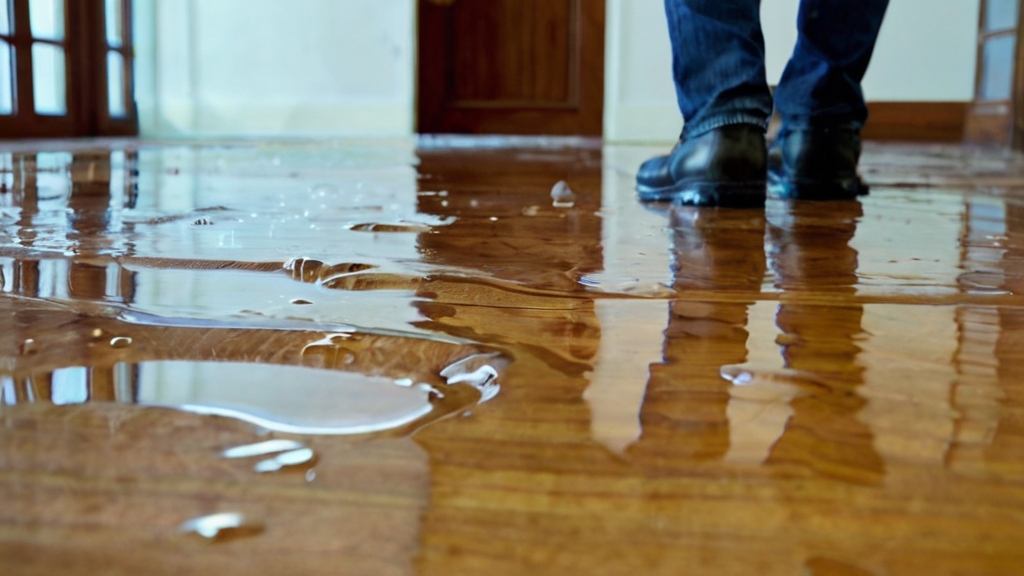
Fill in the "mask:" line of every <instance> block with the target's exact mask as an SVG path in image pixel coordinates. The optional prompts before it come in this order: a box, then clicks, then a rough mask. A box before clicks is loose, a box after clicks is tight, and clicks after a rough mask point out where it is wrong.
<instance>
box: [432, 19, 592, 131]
mask: <svg viewBox="0 0 1024 576" xmlns="http://www.w3.org/2000/svg"><path fill="white" fill-rule="evenodd" d="M603 102H604V0H420V3H419V110H418V115H419V118H418V126H417V130H418V131H419V132H433V133H439V132H449V133H450V132H455V133H492V134H569V135H588V136H600V135H601V114H602V109H603Z"/></svg>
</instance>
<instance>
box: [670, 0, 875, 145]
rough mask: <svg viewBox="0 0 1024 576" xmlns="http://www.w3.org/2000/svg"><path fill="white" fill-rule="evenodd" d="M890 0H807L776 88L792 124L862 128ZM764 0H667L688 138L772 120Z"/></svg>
mask: <svg viewBox="0 0 1024 576" xmlns="http://www.w3.org/2000/svg"><path fill="white" fill-rule="evenodd" d="M888 5H889V0H802V2H801V3H800V15H799V17H798V18H797V29H798V32H799V37H798V39H797V43H796V49H795V50H794V51H793V55H792V57H791V58H790V60H789V64H787V66H786V70H785V72H783V74H782V80H781V81H780V82H779V85H778V87H777V88H776V90H775V102H774V105H775V106H776V107H777V108H778V110H779V113H780V114H781V115H782V120H783V125H784V126H785V127H786V128H787V129H801V128H811V127H816V126H822V127H837V126H844V127H847V126H848V127H854V128H860V127H861V126H863V125H864V121H865V120H867V115H868V111H867V106H865V104H864V93H863V92H862V90H861V87H860V81H861V79H862V78H863V77H864V72H865V71H866V70H867V67H868V62H869V61H870V60H871V53H872V51H873V50H874V47H875V40H876V39H877V37H878V30H879V29H880V28H881V26H882V18H883V17H884V16H885V9H886V7H887V6H888ZM760 10H761V0H665V14H666V15H667V16H668V29H669V36H670V37H671V39H672V72H673V75H674V77H675V82H676V95H677V97H678V100H679V110H680V111H681V112H682V113H683V118H684V119H685V120H686V123H685V126H684V128H683V136H684V137H694V136H699V135H701V134H703V133H705V132H708V131H710V130H714V129H715V128H719V127H722V126H726V125H729V124H755V125H760V126H765V127H766V126H767V124H768V119H769V118H770V117H771V115H772V106H773V102H772V94H771V92H770V91H769V90H768V82H767V79H766V78H765V65H764V35H763V34H762V33H761V14H760Z"/></svg>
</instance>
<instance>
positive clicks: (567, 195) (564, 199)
mask: <svg viewBox="0 0 1024 576" xmlns="http://www.w3.org/2000/svg"><path fill="white" fill-rule="evenodd" d="M551 205H552V206H554V207H555V208H572V207H573V206H575V205H576V195H575V194H573V192H572V190H571V189H570V188H569V185H568V184H567V183H566V182H565V180H559V181H558V182H555V185H554V186H553V187H552V188H551Z"/></svg>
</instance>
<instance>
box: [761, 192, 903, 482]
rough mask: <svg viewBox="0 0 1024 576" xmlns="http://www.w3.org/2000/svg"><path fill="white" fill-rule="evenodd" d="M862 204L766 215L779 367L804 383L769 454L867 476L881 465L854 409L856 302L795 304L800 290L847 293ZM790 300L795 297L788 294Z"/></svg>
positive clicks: (858, 377)
mask: <svg viewBox="0 0 1024 576" xmlns="http://www.w3.org/2000/svg"><path fill="white" fill-rule="evenodd" d="M861 215H862V209H861V206H860V204H859V203H856V202H838V203H833V204H827V205H825V204H812V205H806V204H805V205H801V204H798V203H794V204H792V205H786V206H782V207H781V209H780V210H779V211H777V212H771V213H769V215H768V238H769V243H770V248H769V255H770V265H771V267H772V270H773V271H774V272H775V277H776V286H777V287H779V288H781V289H782V290H784V291H785V293H784V294H783V297H782V300H783V304H781V305H780V306H779V309H778V313H777V315H776V325H777V326H778V328H779V330H780V331H781V332H782V335H781V336H780V337H779V343H780V344H781V345H782V350H783V358H784V360H785V365H786V368H788V369H790V370H793V371H794V372H795V374H796V376H795V378H796V380H797V381H798V382H799V383H800V385H801V386H802V387H803V388H805V390H803V393H802V394H800V395H799V396H798V397H797V398H796V399H795V400H793V402H792V409H793V417H792V419H791V420H790V422H789V426H788V428H787V430H786V432H785V434H784V435H783V436H782V438H781V439H780V440H779V442H778V444H777V445H776V447H775V449H774V451H773V452H772V455H771V458H770V459H769V461H770V462H772V463H776V464H782V463H799V464H801V465H804V466H809V467H811V468H813V469H815V470H817V471H818V472H821V473H824V474H828V475H833V476H837V477H841V478H843V479H846V480H852V481H859V482H871V481H874V480H877V478H878V474H880V473H881V472H882V466H883V464H882V461H881V459H880V457H879V456H878V454H877V453H875V451H874V449H873V447H872V436H871V432H870V431H869V430H868V429H867V427H866V426H864V424H863V423H862V422H861V421H860V420H858V418H857V415H858V413H859V412H860V411H861V409H862V408H863V407H864V405H865V400H864V399H863V398H862V397H861V396H859V395H858V394H857V388H858V386H860V385H861V384H862V383H863V372H864V368H863V367H862V366H860V365H859V364H858V362H857V355H858V354H859V353H860V347H859V346H858V345H857V340H858V339H859V338H860V337H861V336H862V334H863V329H862V328H861V318H862V316H863V314H864V309H863V306H862V305H860V304H851V303H845V302H844V303H840V304H836V305H819V304H803V303H800V302H799V299H800V292H802V291H813V293H815V294H822V293H824V294H829V293H833V294H852V293H853V292H854V291H855V286H854V285H855V283H856V279H857V276H856V274H857V251H856V250H855V249H854V248H852V247H851V246H850V244H849V243H850V240H851V239H852V238H853V235H854V232H855V231H856V226H857V219H858V218H860V216H861ZM794 300H795V302H794Z"/></svg>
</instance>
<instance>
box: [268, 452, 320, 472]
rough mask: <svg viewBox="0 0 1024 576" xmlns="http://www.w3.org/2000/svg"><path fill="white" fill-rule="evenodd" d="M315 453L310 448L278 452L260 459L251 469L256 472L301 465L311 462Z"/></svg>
mask: <svg viewBox="0 0 1024 576" xmlns="http://www.w3.org/2000/svg"><path fill="white" fill-rule="evenodd" d="M315 457H316V454H315V453H314V452H313V450H312V449H311V448H300V449H298V450H290V451H288V452H284V453H282V454H278V455H277V456H274V457H273V458H267V459H266V460H260V461H259V462H257V463H256V465H255V466H253V470H255V471H257V472H277V471H278V470H281V469H282V468H289V467H292V466H301V465H302V464H309V463H312V462H313V459H314V458H315Z"/></svg>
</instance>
